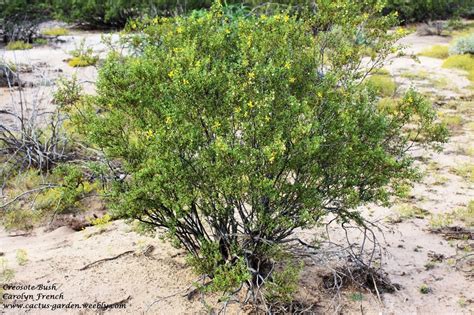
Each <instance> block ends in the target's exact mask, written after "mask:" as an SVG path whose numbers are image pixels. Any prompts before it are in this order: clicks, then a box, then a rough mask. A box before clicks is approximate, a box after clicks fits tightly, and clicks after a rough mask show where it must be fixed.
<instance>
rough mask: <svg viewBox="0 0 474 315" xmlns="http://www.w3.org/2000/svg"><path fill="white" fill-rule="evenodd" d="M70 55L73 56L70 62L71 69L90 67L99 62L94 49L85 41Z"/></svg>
mask: <svg viewBox="0 0 474 315" xmlns="http://www.w3.org/2000/svg"><path fill="white" fill-rule="evenodd" d="M69 53H70V54H71V55H72V58H71V59H70V60H69V61H68V65H69V66H71V67H89V66H93V65H95V64H96V63H97V61H98V60H99V57H98V56H97V55H95V54H94V50H93V49H92V47H88V46H86V42H85V39H83V40H82V41H81V43H80V44H79V45H78V46H76V48H75V49H74V50H72V51H70V52H69Z"/></svg>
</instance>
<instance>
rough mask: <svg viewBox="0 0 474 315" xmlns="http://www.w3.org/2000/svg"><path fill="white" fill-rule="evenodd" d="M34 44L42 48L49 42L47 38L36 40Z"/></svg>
mask: <svg viewBox="0 0 474 315" xmlns="http://www.w3.org/2000/svg"><path fill="white" fill-rule="evenodd" d="M34 43H35V45H40V46H42V45H46V44H48V40H47V39H46V38H36V39H35V40H34Z"/></svg>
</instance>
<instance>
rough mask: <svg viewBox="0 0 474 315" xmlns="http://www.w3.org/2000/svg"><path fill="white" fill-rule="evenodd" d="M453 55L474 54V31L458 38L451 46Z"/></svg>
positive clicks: (450, 49)
mask: <svg viewBox="0 0 474 315" xmlns="http://www.w3.org/2000/svg"><path fill="white" fill-rule="evenodd" d="M449 53H450V54H451V55H464V54H471V55H474V33H471V34H470V35H466V36H462V37H460V38H457V39H456V40H455V41H454V43H453V44H452V45H451V47H450V48H449Z"/></svg>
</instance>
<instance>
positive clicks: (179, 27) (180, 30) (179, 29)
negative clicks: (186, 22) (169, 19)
mask: <svg viewBox="0 0 474 315" xmlns="http://www.w3.org/2000/svg"><path fill="white" fill-rule="evenodd" d="M176 32H178V34H181V33H182V32H183V28H182V27H181V26H178V28H177V29H176Z"/></svg>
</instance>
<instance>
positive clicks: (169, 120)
mask: <svg viewBox="0 0 474 315" xmlns="http://www.w3.org/2000/svg"><path fill="white" fill-rule="evenodd" d="M165 123H166V124H167V125H171V124H172V123H173V119H171V117H169V116H168V117H166V120H165Z"/></svg>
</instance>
